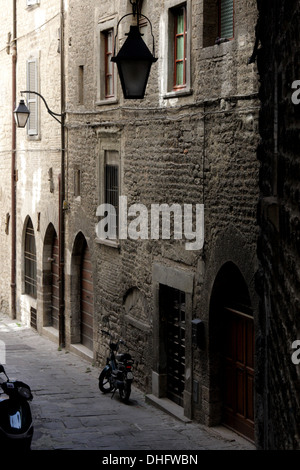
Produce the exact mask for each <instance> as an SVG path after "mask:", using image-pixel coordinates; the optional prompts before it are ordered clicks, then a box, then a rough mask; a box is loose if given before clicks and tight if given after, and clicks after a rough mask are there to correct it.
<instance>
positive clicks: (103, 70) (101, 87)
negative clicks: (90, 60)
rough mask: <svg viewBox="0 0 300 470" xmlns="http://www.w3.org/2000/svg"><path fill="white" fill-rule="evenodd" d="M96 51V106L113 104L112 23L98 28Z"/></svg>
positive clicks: (114, 90) (114, 88) (114, 86)
mask: <svg viewBox="0 0 300 470" xmlns="http://www.w3.org/2000/svg"><path fill="white" fill-rule="evenodd" d="M98 32H99V33H98V34H99V35H98V49H97V55H98V57H97V63H98V67H97V68H98V71H97V104H101V105H102V104H108V103H109V102H111V103H113V102H115V100H116V90H117V86H116V79H117V74H116V73H115V64H114V63H113V62H112V61H111V58H112V57H113V54H114V39H115V37H114V21H109V22H108V23H103V24H101V25H99V26H98Z"/></svg>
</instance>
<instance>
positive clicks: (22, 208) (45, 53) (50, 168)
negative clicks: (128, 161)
mask: <svg viewBox="0 0 300 470" xmlns="http://www.w3.org/2000/svg"><path fill="white" fill-rule="evenodd" d="M60 22H61V15H60V4H59V2H58V1H57V0H50V1H47V2H40V1H38V0H14V1H13V2H11V5H9V8H6V9H3V15H2V16H1V31H2V32H3V34H2V37H1V41H2V47H1V88H2V89H3V94H2V97H1V99H2V100H3V102H4V103H5V105H4V106H3V107H2V106H1V128H2V132H1V147H2V151H3V154H4V157H5V158H3V159H2V165H3V171H1V194H2V203H1V272H2V276H1V279H2V282H1V287H0V291H1V294H0V297H1V306H2V311H6V312H7V313H9V314H11V315H12V316H13V317H16V318H18V319H20V320H22V321H24V322H26V323H27V324H31V325H32V326H33V327H34V328H37V329H38V330H39V331H42V328H43V327H48V326H51V324H52V319H51V317H52V313H51V312H52V311H54V309H56V308H57V306H56V305H55V307H54V306H52V305H51V303H50V298H51V295H52V300H53V304H54V303H56V301H55V302H54V297H55V296H56V294H55V293H54V292H52V294H51V292H50V287H49V276H50V277H51V263H52V262H51V257H52V255H53V253H51V252H49V250H48V248H47V245H48V244H49V243H50V242H49V241H47V240H48V239H50V240H51V239H52V236H53V235H54V234H55V233H56V234H58V231H59V228H58V225H59V220H58V219H59V217H58V214H59V184H58V178H59V174H60V173H61V125H60V124H59V123H57V122H55V121H54V120H53V119H52V117H51V116H50V115H49V114H48V112H47V108H46V106H45V105H44V103H43V100H42V99H41V98H39V96H38V95H37V94H36V93H39V94H41V95H42V96H43V97H44V98H45V100H46V104H47V106H49V108H50V109H52V110H53V111H54V112H56V113H58V114H60V112H61V107H60V101H61V97H60V95H61V93H60V87H61V73H60V70H61V66H60V62H61V60H60V57H61V54H60V36H59V35H60ZM4 40H7V44H5V43H4ZM29 90H30V91H31V93H30V94H29V93H23V94H22V95H21V91H26V92H27V91H29ZM21 98H23V99H25V101H26V103H27V105H28V106H29V109H30V111H31V114H30V118H29V123H28V125H27V128H26V129H17V128H16V127H15V125H14V117H13V110H14V109H15V108H16V107H17V105H18V103H19V101H20V99H21ZM3 111H4V112H3ZM50 244H51V243H50ZM55 256H56V255H55ZM52 274H53V276H52V277H53V278H54V277H55V274H54V273H52Z"/></svg>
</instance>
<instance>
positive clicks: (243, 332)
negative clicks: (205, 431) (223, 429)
mask: <svg viewBox="0 0 300 470" xmlns="http://www.w3.org/2000/svg"><path fill="white" fill-rule="evenodd" d="M225 315H226V318H225V321H226V328H225V329H224V334H225V349H224V362H225V370H224V386H223V391H224V397H223V404H224V423H225V424H227V425H228V426H230V427H231V428H233V429H234V430H236V431H237V432H239V433H241V434H243V435H244V436H245V437H247V438H249V439H251V440H254V414H253V391H254V390H253V385H254V323H253V317H251V316H249V315H247V314H244V313H242V312H237V311H235V310H233V309H225Z"/></svg>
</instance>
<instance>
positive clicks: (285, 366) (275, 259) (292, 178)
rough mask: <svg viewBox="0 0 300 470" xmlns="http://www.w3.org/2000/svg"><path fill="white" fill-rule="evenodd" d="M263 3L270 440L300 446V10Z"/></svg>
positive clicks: (262, 250) (264, 308) (263, 233)
mask: <svg viewBox="0 0 300 470" xmlns="http://www.w3.org/2000/svg"><path fill="white" fill-rule="evenodd" d="M258 8H259V12H260V27H259V38H260V41H261V46H262V47H261V49H260V50H259V56H258V67H259V72H260V76H261V87H260V98H261V102H262V111H261V115H260V134H261V137H262V143H261V145H260V147H259V151H258V156H259V160H260V181H259V182H260V191H261V198H260V210H259V224H260V237H259V244H258V254H259V260H260V271H259V281H258V286H259V292H260V297H261V308H260V328H261V330H262V331H263V332H264V340H263V344H262V346H263V347H262V349H261V351H263V350H264V351H265V356H264V364H265V376H266V377H265V379H264V380H266V381H267V383H268V386H267V389H266V390H265V394H266V395H265V400H266V405H265V432H264V440H265V443H266V447H267V448H271V449H299V446H300V434H299V422H300V414H299V413H300V411H299V410H300V403H299V396H300V395H299V377H300V372H299V371H300V369H299V365H297V364H293V362H292V359H291V356H292V353H293V349H292V343H293V341H295V340H296V339H297V338H298V339H299V331H300V323H299V310H300V277H299V256H300V251H299V246H300V244H299V234H300V232H299V220H300V213H299V208H300V197H299V194H300V193H299V174H300V165H299V162H300V161H299V150H298V149H299V139H298V134H299V122H298V121H299V116H300V114H299V107H297V106H296V105H294V104H293V103H292V100H291V95H292V89H291V84H292V83H293V81H294V80H298V79H299V76H300V69H299V60H298V52H297V51H298V48H299V41H300V37H299V23H298V18H299V12H300V9H299V3H298V2H296V1H289V2H287V1H285V2H281V1H275V2H268V1H263V2H262V1H258ZM261 357H262V358H263V354H262V356H261ZM261 380H263V377H261ZM263 386H264V385H263V383H262V382H261V387H263Z"/></svg>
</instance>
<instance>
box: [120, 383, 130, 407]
mask: <svg viewBox="0 0 300 470" xmlns="http://www.w3.org/2000/svg"><path fill="white" fill-rule="evenodd" d="M119 394H120V398H121V400H122V401H123V402H124V403H128V400H129V397H130V394H131V382H127V380H125V382H124V387H122V388H120V389H119Z"/></svg>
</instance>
